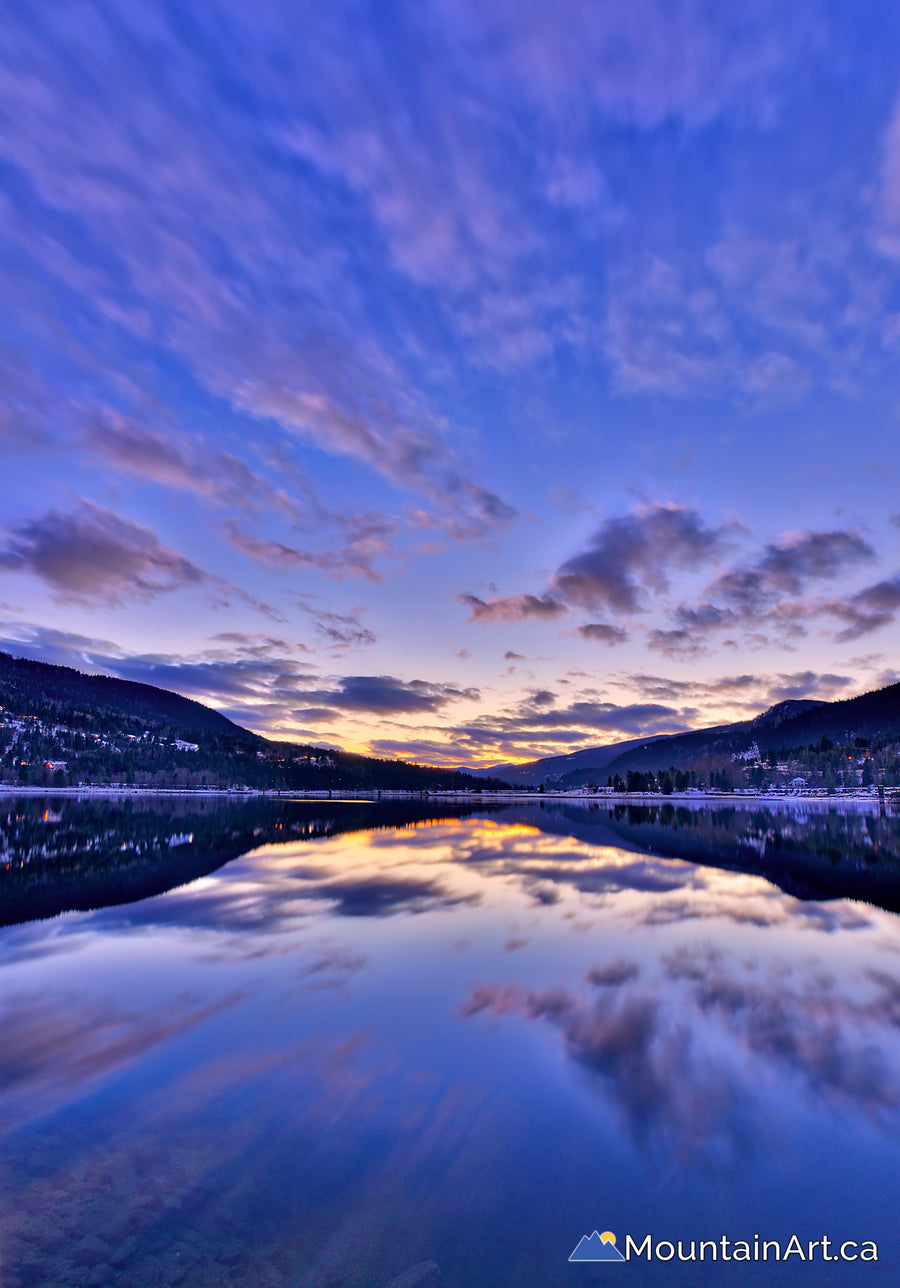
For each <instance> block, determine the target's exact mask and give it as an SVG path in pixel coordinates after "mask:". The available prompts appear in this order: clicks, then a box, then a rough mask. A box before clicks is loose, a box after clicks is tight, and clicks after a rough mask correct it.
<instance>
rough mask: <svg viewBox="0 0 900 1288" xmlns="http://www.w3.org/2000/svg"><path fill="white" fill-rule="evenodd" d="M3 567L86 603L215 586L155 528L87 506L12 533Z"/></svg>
mask: <svg viewBox="0 0 900 1288" xmlns="http://www.w3.org/2000/svg"><path fill="white" fill-rule="evenodd" d="M0 568H4V569H7V570H9V571H14V572H29V573H33V574H34V575H35V576H37V577H40V578H41V580H42V581H44V582H45V583H46V584H47V585H48V586H49V587H50V589H51V590H52V591H53V593H54V595H55V596H56V597H57V598H59V599H61V600H80V601H82V602H85V603H107V604H121V603H123V601H124V600H126V599H153V598H155V597H156V596H158V595H165V594H170V593H171V592H172V591H176V590H180V589H182V588H184V587H185V586H198V585H203V584H211V581H212V579H211V578H210V577H209V575H208V574H207V573H205V572H203V570H202V569H200V568H198V567H197V566H196V564H193V563H192V562H191V561H190V560H189V559H186V558H185V557H184V556H183V555H180V554H179V553H178V552H177V551H176V550H172V549H170V548H169V547H168V546H164V545H163V544H162V543H161V542H160V540H159V538H158V537H157V536H156V534H155V533H154V532H153V531H152V530H151V529H150V528H146V527H142V526H141V525H139V524H136V523H132V522H130V521H129V520H127V519H120V518H119V517H118V516H117V515H115V514H113V513H112V512H111V511H109V510H102V509H100V508H99V507H98V506H95V505H91V504H90V503H89V502H86V501H84V502H82V503H81V505H80V507H79V508H78V509H77V510H75V511H73V512H71V513H69V514H60V513H58V512H56V511H54V510H51V511H48V513H47V514H45V515H43V516H42V517H41V518H38V519H29V520H26V521H25V522H24V523H21V524H19V525H18V526H17V527H15V528H13V529H11V530H8V535H7V538H6V546H5V548H0Z"/></svg>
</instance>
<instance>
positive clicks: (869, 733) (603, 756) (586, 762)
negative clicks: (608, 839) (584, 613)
mask: <svg viewBox="0 0 900 1288" xmlns="http://www.w3.org/2000/svg"><path fill="white" fill-rule="evenodd" d="M894 735H900V684H892V685H889V686H888V687H887V688H884V689H876V690H873V691H872V692H870V693H863V694H860V696H859V697H856V698H848V699H845V700H843V701H840V702H822V701H817V700H815V699H811V698H809V699H789V700H788V701H786V702H778V703H776V704H775V706H772V707H769V708H768V710H767V711H763V712H762V713H761V714H760V715H758V716H755V717H754V718H753V719H751V720H741V721H736V722H734V723H732V724H724V725H715V726H713V727H712V728H708V729H693V730H691V731H690V732H689V733H677V734H661V735H656V736H651V737H646V738H632V739H629V740H628V741H625V742H614V743H607V744H601V745H600V746H598V747H586V748H584V749H583V750H581V751H573V752H569V753H567V754H566V755H563V756H547V757H545V758H543V759H541V760H532V761H528V762H527V763H526V764H521V765H510V764H500V765H492V766H491V769H490V771H489V772H490V773H492V774H496V775H498V776H499V777H500V778H503V779H505V780H506V781H507V782H509V783H513V784H515V785H516V786H522V787H525V786H529V787H536V786H539V785H540V784H541V783H547V784H548V786H553V787H563V788H565V787H581V786H584V784H585V783H588V782H590V781H591V779H595V780H596V781H598V782H600V783H605V782H606V779H607V778H608V777H614V776H615V775H616V774H619V775H621V777H623V778H624V777H625V775H626V774H627V772H628V770H630V769H631V770H641V771H642V772H645V773H646V772H647V771H652V772H653V773H657V772H658V771H659V770H660V769H669V768H670V767H673V766H674V767H675V768H676V769H683V768H685V767H686V766H690V765H691V764H692V763H695V762H697V761H699V760H701V759H703V758H704V757H716V756H719V757H729V758H730V756H731V755H733V754H738V755H739V754H740V753H742V752H747V751H749V750H750V748H752V747H753V745H754V744H756V746H758V747H759V748H760V751H762V752H763V753H765V752H767V751H770V750H776V751H777V750H780V749H782V748H785V749H787V748H791V747H800V746H802V747H807V746H809V744H811V743H819V742H820V741H821V739H822V738H827V739H830V740H831V741H832V742H834V743H835V744H845V743H851V742H853V740H854V739H855V738H866V739H872V738H875V737H891V736H894ZM601 771H602V773H601Z"/></svg>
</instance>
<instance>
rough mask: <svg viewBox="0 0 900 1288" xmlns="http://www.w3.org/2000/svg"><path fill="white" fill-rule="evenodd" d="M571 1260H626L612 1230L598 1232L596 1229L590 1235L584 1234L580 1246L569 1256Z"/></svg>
mask: <svg viewBox="0 0 900 1288" xmlns="http://www.w3.org/2000/svg"><path fill="white" fill-rule="evenodd" d="M569 1260H570V1261H624V1260H625V1258H624V1257H623V1256H622V1254H621V1252H620V1251H619V1249H618V1248H617V1247H616V1236H615V1235H614V1234H613V1232H612V1230H604V1231H603V1233H602V1234H598V1233H597V1231H596V1230H595V1231H594V1233H593V1234H592V1235H590V1236H588V1235H584V1236H583V1237H582V1240H581V1242H580V1243H579V1245H578V1247H577V1248H576V1249H575V1251H574V1252H573V1253H572V1255H571V1257H569Z"/></svg>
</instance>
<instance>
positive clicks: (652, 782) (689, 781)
mask: <svg viewBox="0 0 900 1288" xmlns="http://www.w3.org/2000/svg"><path fill="white" fill-rule="evenodd" d="M593 785H594V786H596V784H593ZM606 785H607V787H610V788H612V790H613V791H615V792H629V793H631V792H659V793H660V794H661V795H663V796H671V795H672V793H673V792H686V791H689V790H690V789H691V788H692V787H693V788H700V789H703V788H710V789H711V790H713V791H720V792H733V791H734V788H735V781H734V775H733V774H732V773H731V772H730V771H728V770H725V769H722V770H713V771H712V772H711V773H710V774H709V776H708V777H706V778H704V779H702V780H701V778H700V777H699V776H698V774H697V771H696V770H693V769H687V770H685V769H676V768H675V766H674V765H671V766H670V767H669V768H668V769H660V770H659V772H658V773H656V774H654V773H653V771H652V770H647V771H646V772H644V771H642V770H640V769H629V770H628V772H627V774H626V775H625V777H624V778H622V776H621V774H610V775H608V776H607V779H606ZM588 786H589V787H590V786H591V784H588Z"/></svg>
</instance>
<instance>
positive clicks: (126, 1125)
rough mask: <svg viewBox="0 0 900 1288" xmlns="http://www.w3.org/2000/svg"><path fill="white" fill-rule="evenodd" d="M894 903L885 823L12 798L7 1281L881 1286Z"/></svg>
mask: <svg viewBox="0 0 900 1288" xmlns="http://www.w3.org/2000/svg"><path fill="white" fill-rule="evenodd" d="M898 908H900V819H898V818H896V817H893V816H891V815H890V814H889V813H887V812H885V811H884V810H883V809H882V811H881V812H880V813H879V811H878V809H877V807H875V808H873V809H872V810H871V811H868V812H867V811H862V812H853V811H847V812H841V811H839V810H838V809H837V808H834V807H832V808H829V807H828V805H827V803H823V805H822V806H821V807H819V808H817V809H813V808H812V807H808V808H807V807H796V806H795V807H792V808H785V809H783V810H775V809H772V808H770V807H768V806H765V807H764V806H761V805H753V804H750V803H747V802H737V803H735V804H734V805H732V804H729V803H727V802H723V803H721V805H720V804H719V803H717V804H716V806H715V808H712V807H709V806H707V807H704V808H690V809H689V808H687V807H686V806H678V807H676V806H675V805H660V806H656V805H654V806H652V807H649V806H644V805H633V806H626V805H621V804H619V805H617V806H612V805H610V806H609V807H607V806H606V805H604V804H596V803H594V804H592V805H584V806H582V805H578V804H576V803H571V802H569V803H555V802H553V801H548V802H545V803H544V804H543V805H536V804H535V805H528V804H514V805H508V806H502V805H497V806H490V805H487V804H484V805H479V804H468V805H463V804H458V805H451V804H449V803H446V804H444V803H435V802H434V801H432V802H427V801H416V802H409V803H401V802H391V803H383V804H374V803H369V802H351V801H346V802H345V801H316V802H299V801H297V802H295V801H276V800H255V801H248V802H241V803H236V804H232V803H229V802H226V801H223V800H217V799H214V798H209V799H190V798H184V799H156V798H136V799H131V800H109V799H107V800H96V799H95V800H83V801H80V800H76V799H74V798H71V797H67V798H62V797H60V798H54V797H47V798H46V799H44V798H35V797H31V798H28V799H25V798H12V797H3V798H0V922H3V923H6V924H5V925H4V926H3V928H2V929H0V1007H2V1018H0V1100H2V1109H0V1150H2V1153H0V1283H2V1285H3V1288H31V1286H32V1285H34V1286H35V1288H36V1286H37V1285H47V1284H53V1285H57V1284H58V1285H94V1284H96V1285H107V1284H113V1283H115V1284H116V1285H123V1286H131V1285H135V1286H136V1285H169V1284H171V1285H185V1286H190V1288H193V1286H194V1285H197V1286H200V1285H202V1286H204V1288H212V1286H213V1285H216V1286H217V1288H222V1286H227V1288H230V1286H231V1285H235V1286H237V1285H241V1286H242V1288H244V1286H246V1288H270V1286H271V1288H281V1286H285V1288H287V1286H291V1288H337V1286H338V1285H340V1286H343V1285H347V1286H348V1288H385V1286H386V1285H388V1284H390V1283H391V1282H392V1281H393V1280H395V1279H398V1278H399V1282H400V1284H402V1285H403V1288H407V1285H414V1284H415V1285H422V1288H437V1286H438V1285H439V1284H441V1283H443V1284H445V1285H446V1288H469V1286H477V1288H513V1286H516V1288H519V1286H521V1288H556V1286H557V1285H568V1284H576V1285H580V1284H588V1285H599V1284H620V1283H625V1282H626V1281H627V1282H628V1283H631V1284H641V1285H644V1284H651V1283H653V1284H660V1285H662V1284H676V1285H681V1284H685V1285H688V1284H691V1285H693V1284H697V1285H701V1284H712V1285H726V1284H727V1285H729V1286H730V1285H737V1284H747V1285H754V1286H755V1285H761V1284H763V1283H766V1284H776V1285H781V1284H784V1285H792V1284H794V1283H798V1284H800V1283H803V1284H810V1285H817V1286H818V1285H826V1284H832V1283H833V1284H848V1285H849V1284H856V1283H859V1284H864V1285H867V1286H868V1285H882V1284H895V1283H896V1282H897V1279H898V1266H900V1236H898V1233H897V1219H896V1209H897V1188H898V1182H897V1178H898V1175H900V1167H898V1164H900V922H898V917H897V912H896V910H897V909H898ZM594 1230H598V1231H607V1230H609V1231H612V1232H614V1233H615V1234H616V1239H617V1243H616V1246H617V1247H619V1248H624V1247H625V1246H626V1244H625V1240H626V1236H627V1235H631V1236H633V1238H634V1240H635V1241H641V1240H643V1239H644V1237H645V1236H646V1235H648V1234H649V1235H650V1236H651V1240H652V1243H653V1244H654V1245H655V1244H657V1243H659V1242H660V1241H662V1247H661V1249H660V1251H661V1253H662V1254H663V1255H666V1253H667V1251H668V1249H667V1246H666V1244H667V1242H671V1243H675V1244H677V1241H678V1240H681V1241H683V1248H682V1250H683V1251H684V1252H685V1254H687V1252H688V1251H689V1246H690V1243H691V1241H694V1242H695V1244H696V1243H698V1241H700V1240H708V1241H712V1240H715V1241H720V1240H721V1238H722V1237H723V1236H725V1237H727V1239H728V1240H730V1241H732V1243H733V1242H734V1241H747V1242H748V1244H749V1245H750V1246H751V1247H752V1246H753V1241H754V1237H755V1236H758V1239H759V1240H760V1241H763V1240H769V1241H780V1244H781V1246H782V1248H785V1247H786V1246H787V1245H788V1242H789V1240H790V1239H791V1236H792V1235H796V1236H797V1238H798V1240H799V1241H800V1242H801V1243H802V1246H803V1247H804V1250H805V1251H806V1253H807V1255H808V1243H809V1241H820V1240H821V1239H822V1238H823V1236H828V1238H829V1239H831V1240H832V1241H833V1245H834V1246H833V1248H832V1252H833V1253H834V1252H835V1251H836V1248H837V1247H839V1246H840V1244H841V1243H842V1242H843V1241H853V1242H854V1243H855V1244H857V1245H858V1246H859V1247H860V1248H861V1247H862V1245H863V1242H864V1241H874V1242H875V1243H876V1244H877V1253H878V1260H877V1261H874V1262H865V1263H864V1262H862V1261H860V1260H856V1261H844V1260H837V1261H823V1260H822V1249H821V1246H820V1247H819V1248H818V1251H817V1253H816V1254H815V1264H810V1263H809V1261H801V1260H800V1259H799V1257H797V1256H796V1255H794V1256H792V1257H791V1258H788V1259H787V1260H785V1261H783V1262H780V1263H776V1264H774V1265H773V1264H772V1262H771V1261H768V1262H763V1261H761V1260H759V1261H754V1260H750V1261H749V1262H743V1261H734V1260H730V1261H724V1260H722V1258H721V1253H720V1254H719V1258H718V1259H717V1260H716V1261H714V1262H713V1261H711V1260H709V1259H708V1257H709V1253H708V1252H707V1253H706V1256H705V1258H704V1261H703V1263H702V1264H700V1263H699V1262H697V1261H694V1262H683V1263H682V1262H679V1261H678V1260H677V1253H676V1257H675V1258H674V1259H673V1260H670V1261H666V1262H663V1261H661V1260H658V1259H654V1260H652V1261H648V1260H647V1259H646V1257H635V1256H634V1255H632V1257H631V1259H630V1261H629V1263H628V1264H627V1265H622V1264H612V1263H609V1262H599V1263H595V1262H588V1263H581V1264H573V1263H570V1262H569V1260H568V1258H569V1256H570V1254H571V1253H572V1251H573V1249H574V1248H575V1247H576V1245H577V1244H578V1243H579V1240H580V1239H581V1238H582V1236H584V1235H590V1234H591V1232H592V1231H594ZM605 1246H608V1245H605ZM850 1251H851V1252H852V1249H851V1250H850ZM422 1263H434V1266H429V1265H425V1266H423V1265H422ZM435 1266H436V1267H439V1270H438V1269H436V1268H435Z"/></svg>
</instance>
